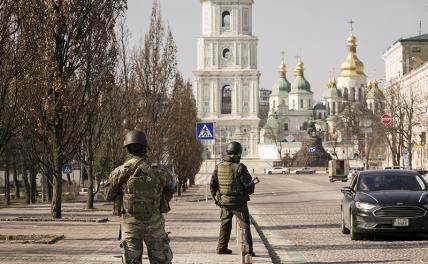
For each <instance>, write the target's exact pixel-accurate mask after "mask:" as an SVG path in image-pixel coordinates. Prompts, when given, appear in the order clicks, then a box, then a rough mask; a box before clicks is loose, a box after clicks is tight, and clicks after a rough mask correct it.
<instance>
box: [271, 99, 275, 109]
mask: <svg viewBox="0 0 428 264" xmlns="http://www.w3.org/2000/svg"><path fill="white" fill-rule="evenodd" d="M275 107H276V104H275V100H273V101H272V108H275Z"/></svg>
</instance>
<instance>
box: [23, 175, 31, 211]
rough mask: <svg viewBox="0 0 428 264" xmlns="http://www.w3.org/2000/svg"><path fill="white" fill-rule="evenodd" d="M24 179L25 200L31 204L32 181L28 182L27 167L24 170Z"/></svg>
mask: <svg viewBox="0 0 428 264" xmlns="http://www.w3.org/2000/svg"><path fill="white" fill-rule="evenodd" d="M22 180H23V181H24V188H25V202H26V203H27V204H30V202H31V191H30V189H31V188H30V183H29V182H28V171H27V169H26V168H23V170H22Z"/></svg>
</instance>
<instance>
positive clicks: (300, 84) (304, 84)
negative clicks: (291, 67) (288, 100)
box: [291, 75, 311, 93]
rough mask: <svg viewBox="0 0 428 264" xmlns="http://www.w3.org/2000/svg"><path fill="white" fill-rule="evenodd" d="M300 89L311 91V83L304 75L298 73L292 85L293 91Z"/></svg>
mask: <svg viewBox="0 0 428 264" xmlns="http://www.w3.org/2000/svg"><path fill="white" fill-rule="evenodd" d="M299 91H306V92H310V91H311V84H310V83H309V82H308V81H307V80H306V79H305V77H304V76H303V75H297V76H296V78H295V79H294V81H293V84H292V85H291V92H294V93H295V92H299Z"/></svg>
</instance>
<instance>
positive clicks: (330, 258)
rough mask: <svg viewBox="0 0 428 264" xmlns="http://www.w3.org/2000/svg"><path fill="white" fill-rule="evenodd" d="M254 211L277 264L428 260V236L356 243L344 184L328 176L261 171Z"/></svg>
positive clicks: (407, 236) (380, 238)
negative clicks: (344, 205)
mask: <svg viewBox="0 0 428 264" xmlns="http://www.w3.org/2000/svg"><path fill="white" fill-rule="evenodd" d="M257 176H258V177H259V178H260V180H261V183H260V184H259V185H258V186H257V187H258V188H257V193H256V194H255V195H253V198H252V202H251V203H250V212H251V213H252V215H253V218H254V220H255V222H256V223H257V225H258V226H259V227H260V230H261V231H262V233H263V235H264V236H265V238H266V239H267V240H268V243H269V244H270V246H271V248H272V252H271V254H272V255H274V257H275V259H274V263H428V250H427V249H428V238H427V237H423V236H418V235H383V236H376V237H375V240H363V241H351V240H350V238H349V235H343V234H341V233H340V200H341V197H342V194H341V193H340V188H341V187H342V186H345V185H347V183H341V182H335V183H329V182H328V178H327V176H326V175H325V174H317V175H257Z"/></svg>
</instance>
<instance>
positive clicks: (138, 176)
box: [123, 162, 163, 220]
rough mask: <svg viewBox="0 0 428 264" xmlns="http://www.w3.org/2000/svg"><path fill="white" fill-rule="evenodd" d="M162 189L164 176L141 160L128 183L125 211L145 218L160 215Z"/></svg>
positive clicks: (124, 203) (125, 194)
mask: <svg viewBox="0 0 428 264" xmlns="http://www.w3.org/2000/svg"><path fill="white" fill-rule="evenodd" d="M162 190H163V184H162V178H161V177H160V176H159V175H158V174H157V173H156V172H155V171H154V170H153V169H152V168H151V167H150V166H149V165H147V163H145V162H141V163H140V164H139V166H138V167H137V169H136V170H135V172H134V173H133V174H132V176H131V177H130V178H129V180H128V182H127V183H126V188H125V192H124V194H123V208H124V210H125V212H127V213H129V214H132V215H134V216H136V217H139V218H141V219H143V220H145V219H150V218H151V217H152V216H154V215H160V207H161V195H162Z"/></svg>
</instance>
